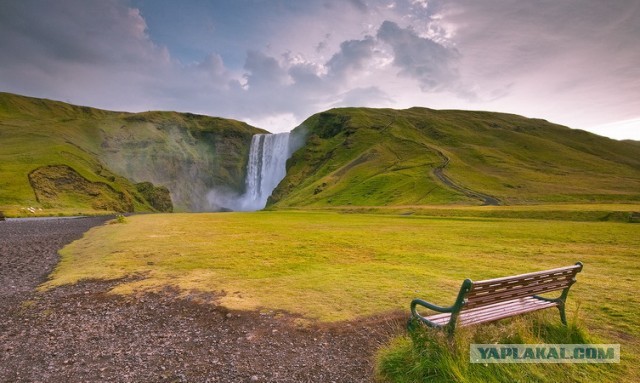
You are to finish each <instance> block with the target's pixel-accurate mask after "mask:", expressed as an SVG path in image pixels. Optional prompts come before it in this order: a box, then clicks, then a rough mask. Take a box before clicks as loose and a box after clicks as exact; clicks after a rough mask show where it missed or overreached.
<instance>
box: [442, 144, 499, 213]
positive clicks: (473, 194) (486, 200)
mask: <svg viewBox="0 0 640 383" xmlns="http://www.w3.org/2000/svg"><path fill="white" fill-rule="evenodd" d="M430 149H431V150H433V151H435V152H436V153H438V155H439V156H440V158H442V161H443V163H442V164H441V165H439V166H437V167H436V168H435V169H433V174H434V175H435V176H436V177H438V179H439V180H440V182H442V183H443V184H445V185H447V186H449V187H450V188H452V189H454V190H457V191H459V192H460V193H462V194H464V195H466V196H467V197H470V198H474V199H479V200H481V201H483V205H490V206H499V205H501V203H500V200H499V199H497V198H496V197H493V196H490V195H488V194H484V193H481V192H478V191H475V190H471V189H469V188H467V187H464V186H462V185H459V184H457V183H456V182H454V181H453V180H452V179H451V178H449V177H448V176H447V175H446V174H444V168H446V167H447V165H449V161H450V160H449V157H447V156H446V155H445V154H444V153H443V152H441V151H440V150H438V149H435V148H430Z"/></svg>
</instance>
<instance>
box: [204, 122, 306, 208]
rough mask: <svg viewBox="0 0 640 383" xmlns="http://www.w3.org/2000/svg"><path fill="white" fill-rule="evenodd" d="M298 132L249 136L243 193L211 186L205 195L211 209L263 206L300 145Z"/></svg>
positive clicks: (283, 175)
mask: <svg viewBox="0 0 640 383" xmlns="http://www.w3.org/2000/svg"><path fill="white" fill-rule="evenodd" d="M299 136H300V135H296V134H291V133H277V134H256V135H254V136H253V137H252V139H251V148H250V150H249V159H248V162H247V176H246V179H245V193H244V194H242V195H238V194H236V193H233V192H230V191H227V190H224V189H212V190H211V191H210V192H209V193H208V194H207V199H208V201H209V204H210V206H211V208H212V209H213V210H227V211H228V210H232V211H256V210H261V209H264V207H265V206H266V205H267V200H268V199H269V196H271V193H272V192H273V190H274V189H275V188H276V186H278V184H279V183H280V181H282V179H283V178H284V177H285V175H286V173H287V160H288V159H289V157H291V155H292V154H293V152H295V151H296V150H298V149H299V148H300V147H301V146H302V143H303V142H301V141H302V140H301V139H300V137H299Z"/></svg>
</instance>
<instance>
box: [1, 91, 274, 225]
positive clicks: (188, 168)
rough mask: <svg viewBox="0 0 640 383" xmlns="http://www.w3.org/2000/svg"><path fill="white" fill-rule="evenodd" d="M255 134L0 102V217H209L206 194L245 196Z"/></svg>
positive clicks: (228, 125)
mask: <svg viewBox="0 0 640 383" xmlns="http://www.w3.org/2000/svg"><path fill="white" fill-rule="evenodd" d="M262 132H264V131H262V130H260V129H257V128H254V127H251V126H249V125H247V124H245V123H242V122H239V121H234V120H228V119H222V118H214V117H206V116H199V115H193V114H188V113H174V112H146V113H138V114H133V113H123V112H109V111H104V110H99V109H94V108H88V107H80V106H74V105H69V104H66V103H62V102H57V101H49V100H43V99H35V98H30V97H23V96H17V95H13V94H8V93H0V211H5V213H7V214H10V215H17V214H23V213H24V212H25V210H24V209H28V208H29V207H33V208H34V209H35V210H36V214H48V213H53V212H60V213H69V214H75V213H76V212H96V211H105V210H106V211H116V212H129V211H171V210H172V209H173V207H174V206H175V208H176V209H178V210H190V211H198V210H209V209H215V206H212V205H211V203H210V202H209V201H208V200H207V193H208V192H209V191H210V190H211V189H213V188H220V189H221V190H224V191H225V192H229V193H240V192H242V191H243V189H244V177H245V171H246V170H245V168H246V161H247V157H248V151H249V145H250V142H251V136H252V135H253V134H255V133H262ZM40 209H42V210H40ZM32 210H33V209H32Z"/></svg>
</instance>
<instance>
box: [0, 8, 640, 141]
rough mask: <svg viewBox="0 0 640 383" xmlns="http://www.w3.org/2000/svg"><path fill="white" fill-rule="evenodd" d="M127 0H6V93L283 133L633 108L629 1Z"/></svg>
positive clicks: (637, 12)
mask: <svg viewBox="0 0 640 383" xmlns="http://www.w3.org/2000/svg"><path fill="white" fill-rule="evenodd" d="M131 1H132V0H105V1H84V0H57V1H56V2H55V4H52V5H51V6H48V7H46V9H45V7H43V5H42V1H39V0H20V1H5V2H2V5H1V6H0V7H1V11H0V51H1V52H2V53H3V54H2V55H0V91H6V92H14V93H20V94H26V95H31V96H35V97H46V98H52V99H58V100H62V101H69V102H72V103H77V104H83V105H90V106H95V107H99V108H105V109H112V110H128V111H143V110H150V109H165V110H178V111H185V112H193V113H202V114H209V115H216V116H221V117H231V118H236V119H241V120H247V119H249V120H251V121H259V122H261V123H263V122H264V123H266V124H267V125H266V126H261V127H263V128H266V129H271V126H274V127H277V130H279V131H282V130H284V129H285V125H284V124H292V123H294V122H295V121H298V122H299V121H301V120H302V119H304V118H306V117H308V116H309V115H310V114H313V113H316V112H319V111H322V110H324V109H326V108H328V107H332V106H336V105H344V106H347V105H360V106H396V107H410V106H414V105H420V106H427V107H434V108H452V107H453V108H466V109H490V110H499V111H506V112H513V113H518V114H524V115H528V116H532V117H541V118H546V119H548V120H551V121H554V122H559V123H563V124H567V125H570V126H575V127H589V126H595V125H600V124H604V123H607V122H611V121H621V120H629V119H636V118H638V112H637V111H638V110H640V40H639V39H637V37H636V36H638V35H640V22H638V20H640V3H638V2H634V1H631V0H620V1H616V2H614V3H609V2H599V1H595V0H592V1H582V0H567V1H563V2H557V1H552V0H543V1H541V2H536V3H532V2H522V1H517V0H506V1H505V0H485V1H482V2H478V1H474V0H451V1H441V0H430V1H417V0H396V1H391V0H370V1H363V0H352V1H347V2H345V1H338V0H317V1H309V2H288V1H284V2H278V3H277V4H278V5H277V6H273V5H271V4H267V3H265V4H262V3H260V4H257V5H255V6H252V4H253V3H252V2H242V1H241V2H234V4H233V6H232V5H227V4H226V3H224V2H221V3H218V2H212V3H209V2H193V3H191V2H190V3H189V4H188V5H184V6H183V5H182V4H181V5H176V4H172V3H164V2H156V1H150V0H135V4H136V5H138V6H140V9H137V8H133V7H132V6H131V4H132V2H131ZM178 10H180V12H183V13H181V14H180V15H175V13H176V12H177V11H178ZM239 26H241V27H239ZM203 31H205V32H206V33H204V32H203ZM291 127H292V126H291Z"/></svg>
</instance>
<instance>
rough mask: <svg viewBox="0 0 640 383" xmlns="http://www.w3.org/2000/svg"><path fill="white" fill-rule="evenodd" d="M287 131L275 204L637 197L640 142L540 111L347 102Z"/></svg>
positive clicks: (623, 199) (512, 201)
mask: <svg viewBox="0 0 640 383" xmlns="http://www.w3.org/2000/svg"><path fill="white" fill-rule="evenodd" d="M294 134H297V135H304V136H306V137H307V144H306V146H304V147H303V148H302V149H300V150H299V151H297V152H296V153H295V154H294V155H293V157H292V158H291V159H290V160H289V162H288V163H287V168H288V169H287V176H286V177H285V179H284V180H283V181H282V182H281V183H280V185H279V186H278V187H277V188H276V190H275V191H274V193H273V195H272V197H271V199H270V205H271V206H274V207H292V206H314V207H323V206H348V205H352V206H384V205H425V204H451V203H455V204H530V203H554V202H600V203H605V202H606V203H613V202H630V201H634V202H637V201H640V156H638V153H639V152H638V149H639V148H640V145H639V144H640V143H638V142H636V141H616V140H612V139H608V138H605V137H601V136H597V135H594V134H591V133H588V132H585V131H581V130H574V129H569V128H567V127H563V126H559V125H555V124H552V123H549V122H547V121H544V120H539V119H528V118H525V117H521V116H517V115H512V114H503V113H491V112H471V111H457V110H431V109H425V108H411V109H407V110H392V109H367V108H344V109H332V110H329V111H326V112H323V113H319V114H316V115H314V116H312V117H310V118H309V119H307V120H306V121H305V122H304V123H303V124H302V125H300V126H299V127H298V128H296V129H295V130H294Z"/></svg>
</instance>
